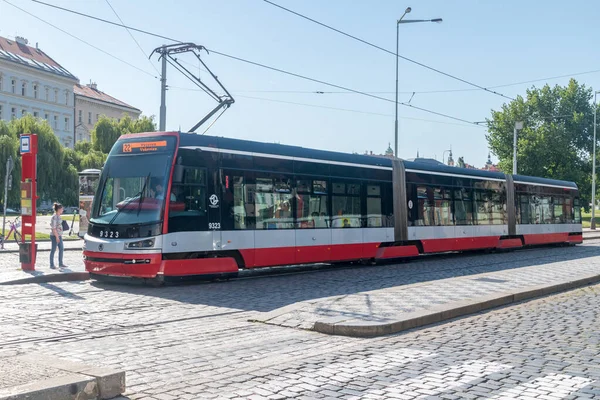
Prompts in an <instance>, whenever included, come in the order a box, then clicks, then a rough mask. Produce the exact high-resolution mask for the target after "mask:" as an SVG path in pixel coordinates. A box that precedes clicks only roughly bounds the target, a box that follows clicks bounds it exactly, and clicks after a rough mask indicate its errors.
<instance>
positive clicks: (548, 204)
mask: <svg viewBox="0 0 600 400" xmlns="http://www.w3.org/2000/svg"><path fill="white" fill-rule="evenodd" d="M541 207H542V223H543V224H551V223H552V219H553V218H552V211H553V209H552V198H551V197H549V196H544V197H542V203H541Z"/></svg>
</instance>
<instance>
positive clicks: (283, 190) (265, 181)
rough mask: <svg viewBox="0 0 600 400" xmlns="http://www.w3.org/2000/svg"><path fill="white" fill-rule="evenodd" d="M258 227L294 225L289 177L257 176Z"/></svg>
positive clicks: (291, 226)
mask: <svg viewBox="0 0 600 400" xmlns="http://www.w3.org/2000/svg"><path fill="white" fill-rule="evenodd" d="M254 204H255V212H256V229H289V228H293V227H294V219H293V214H292V207H293V202H292V194H291V185H290V180H289V179H287V178H256V193H255V196H254Z"/></svg>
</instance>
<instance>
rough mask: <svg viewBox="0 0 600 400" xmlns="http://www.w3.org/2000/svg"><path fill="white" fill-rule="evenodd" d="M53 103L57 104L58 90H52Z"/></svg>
mask: <svg viewBox="0 0 600 400" xmlns="http://www.w3.org/2000/svg"><path fill="white" fill-rule="evenodd" d="M54 102H55V103H58V89H54Z"/></svg>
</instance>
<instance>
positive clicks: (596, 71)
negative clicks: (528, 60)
mask: <svg viewBox="0 0 600 400" xmlns="http://www.w3.org/2000/svg"><path fill="white" fill-rule="evenodd" d="M2 1H4V2H6V3H8V4H10V5H12V6H13V7H15V8H18V9H19V10H21V11H23V12H26V13H28V14H30V15H32V14H31V13H29V12H27V11H25V10H23V9H22V8H19V7H17V6H15V5H14V4H12V3H10V2H8V1H7V0H2ZM30 1H32V2H34V3H38V4H42V5H44V6H47V7H51V8H55V9H58V10H61V11H65V12H69V13H72V14H76V15H79V16H82V17H86V18H90V19H94V20H96V21H100V22H104V23H106V24H110V25H114V26H119V27H122V28H127V29H129V30H132V31H136V32H140V33H143V34H145V35H149V36H154V37H157V38H160V39H165V40H169V41H171V42H175V43H183V41H182V40H179V39H175V38H171V37H168V36H165V35H161V34H158V33H154V32H149V31H146V30H143V29H139V28H135V27H132V26H127V25H125V24H122V23H121V24H119V23H116V22H114V21H110V20H107V19H103V18H99V17H95V16H93V15H89V14H85V13H82V12H79V11H75V10H71V9H69V8H65V7H60V6H57V5H54V4H50V3H46V2H43V1H41V0H30ZM278 6H279V5H278ZM279 7H281V6H279ZM32 16H33V15H32ZM36 18H37V17H36ZM38 19H39V18H38ZM44 22H45V21H44ZM315 23H318V22H315ZM332 29H335V28H332ZM356 39H357V40H362V39H358V38H356ZM373 46H375V45H373ZM376 47H378V46H376ZM380 50H383V51H386V52H388V50H386V49H384V48H381V49H380ZM392 54H393V55H396V54H395V53H392ZM407 61H408V60H407ZM411 61H412V60H411ZM182 62H183V61H182ZM188 64H189V63H188ZM189 65H192V66H193V64H189ZM598 72H600V69H596V70H591V71H584V72H575V73H572V74H566V75H559V76H552V77H548V78H540V79H533V80H529V81H521V82H514V83H506V84H502V85H495V86H488V87H487V89H497V88H501V87H508V86H517V85H522V84H526V83H534V82H541V81H545V80H551V79H560V78H567V77H570V76H577V75H586V74H593V73H598ZM485 89H486V88H485V87H484V88H483V89H480V88H477V89H448V90H440V91H437V90H432V91H422V92H418V91H417V94H424V93H443V92H468V91H478V90H485ZM324 93H336V92H324ZM339 93H348V92H339ZM371 93H395V92H371ZM402 93H403V92H402ZM411 93H412V92H411ZM511 100H512V99H511Z"/></svg>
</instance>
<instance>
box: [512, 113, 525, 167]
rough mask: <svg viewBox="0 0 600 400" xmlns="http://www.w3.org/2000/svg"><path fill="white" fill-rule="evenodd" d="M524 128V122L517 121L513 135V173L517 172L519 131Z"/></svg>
mask: <svg viewBox="0 0 600 400" xmlns="http://www.w3.org/2000/svg"><path fill="white" fill-rule="evenodd" d="M519 129H523V123H522V122H515V130H514V137H513V175H516V174H517V131H518V130H519Z"/></svg>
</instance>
